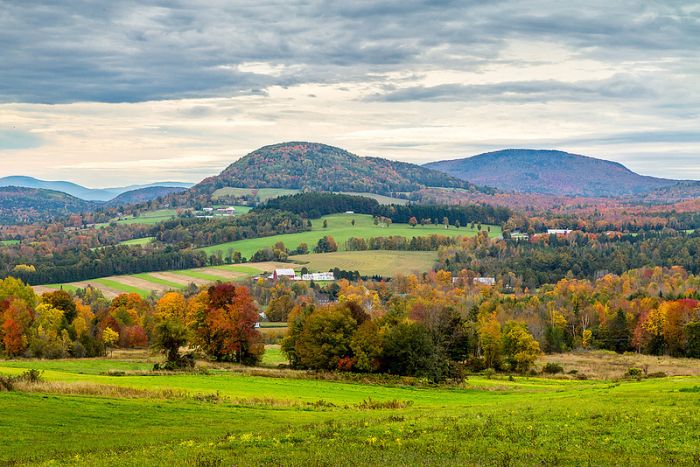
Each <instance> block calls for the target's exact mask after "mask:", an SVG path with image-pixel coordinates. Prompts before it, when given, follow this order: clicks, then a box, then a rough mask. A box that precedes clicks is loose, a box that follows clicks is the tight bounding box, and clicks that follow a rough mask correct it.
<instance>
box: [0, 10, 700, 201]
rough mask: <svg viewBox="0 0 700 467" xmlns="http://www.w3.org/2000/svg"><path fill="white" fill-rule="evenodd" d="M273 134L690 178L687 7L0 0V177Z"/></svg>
mask: <svg viewBox="0 0 700 467" xmlns="http://www.w3.org/2000/svg"><path fill="white" fill-rule="evenodd" d="M576 3H578V4H580V6H579V7H576V6H572V5H574V4H576ZM342 4H344V5H342ZM341 5H342V6H341ZM292 140H295V141H296V140H303V141H316V142H322V143H326V144H331V145H336V146H340V147H342V148H344V149H347V150H349V151H351V152H353V153H356V154H358V155H377V156H383V157H388V158H391V159H399V160H404V161H408V162H416V163H422V162H428V161H431V160H439V159H452V158H457V157H465V156H469V155H474V154H477V153H480V152H485V151H489V150H494V149H501V148H513V147H518V148H520V147H523V148H547V149H562V150H567V151H571V152H576V153H580V154H586V155H591V156H594V157H600V158H604V159H610V160H615V161H619V162H622V163H624V164H625V165H627V166H628V167H629V168H631V169H633V170H635V171H638V172H640V173H643V174H648V175H657V176H666V177H672V178H694V179H700V2H698V1H697V0H692V1H675V0H664V1H658V2H654V1H648V0H639V1H619V2H615V1H613V0H606V1H596V0H588V1H585V2H562V1H520V0H519V1H493V0H491V1H488V2H483V1H476V0H474V1H467V0H463V1H454V2H452V1H416V0H396V1H358V0H353V1H352V2H349V1H348V2H330V1H328V2H325V1H313V0H309V1H294V0H281V1H264V0H259V1H250V2H242V1H231V0H214V1H199V0H186V1H130V0H120V1H118V2H115V1H103V2H98V1H87V0H85V1H71V0H62V1H60V2H59V1H51V2H49V1H47V2H39V1H31V2H30V1H26V0H17V1H8V0H0V160H1V161H2V163H0V176H4V175H18V174H22V175H33V176H37V177H40V178H45V179H68V180H72V181H76V182H79V183H82V184H85V185H88V186H94V187H98V186H109V185H123V184H130V183H137V182H147V181H156V180H158V181H164V180H178V181H198V180H200V179H201V178H203V177H205V176H208V175H213V174H216V173H218V172H219V171H221V170H222V169H223V168H225V167H226V166H227V165H228V164H229V163H231V162H233V161H235V160H236V159H237V158H239V157H241V156H243V155H245V154H246V153H248V152H250V151H252V150H254V149H256V148H258V147H260V146H263V145H266V144H272V143H277V142H282V141H292Z"/></svg>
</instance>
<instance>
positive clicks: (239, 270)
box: [34, 262, 289, 299]
mask: <svg viewBox="0 0 700 467" xmlns="http://www.w3.org/2000/svg"><path fill="white" fill-rule="evenodd" d="M281 267H282V268H283V267H289V264H288V263H274V262H269V263H249V264H229V265H224V266H212V267H207V268H197V269H184V270H178V271H162V272H148V273H141V274H132V275H124V276H109V277H103V278H99V279H89V280H85V281H79V282H71V283H67V284H47V285H38V286H34V290H35V291H36V292H37V293H43V292H47V291H51V290H56V289H61V288H62V289H64V290H67V291H73V292H74V291H75V290H77V289H78V288H85V287H87V286H88V285H91V286H93V287H95V288H97V289H100V290H101V291H102V293H103V294H104V296H105V297H107V298H110V299H111V298H114V297H116V296H117V295H119V294H122V293H136V294H139V295H141V296H142V297H148V296H149V295H151V294H152V293H157V294H162V293H164V292H167V291H169V290H181V289H184V288H185V287H187V286H188V285H189V284H195V285H198V286H202V285H207V284H211V283H214V282H218V281H221V282H231V281H243V280H245V279H247V278H249V277H252V276H255V275H258V274H262V273H264V272H272V271H273V270H274V269H275V268H281Z"/></svg>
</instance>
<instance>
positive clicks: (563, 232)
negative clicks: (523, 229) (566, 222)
mask: <svg viewBox="0 0 700 467" xmlns="http://www.w3.org/2000/svg"><path fill="white" fill-rule="evenodd" d="M571 232H573V230H571V229H547V235H569V234H570V233H571Z"/></svg>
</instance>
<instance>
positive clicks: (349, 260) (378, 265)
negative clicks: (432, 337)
mask: <svg viewBox="0 0 700 467" xmlns="http://www.w3.org/2000/svg"><path fill="white" fill-rule="evenodd" d="M289 259H290V260H291V261H294V262H296V263H299V264H301V265H303V266H306V267H307V268H308V269H309V270H311V271H328V270H330V269H333V268H335V267H337V268H340V269H342V270H344V271H358V272H359V273H360V274H361V275H363V276H375V275H376V276H382V277H392V276H394V275H395V274H396V273H402V274H409V273H412V272H416V273H422V272H425V271H430V270H431V269H432V268H433V265H434V264H435V261H436V260H437V253H436V252H434V251H386V250H368V251H338V252H335V253H311V254H308V255H297V256H290V257H289Z"/></svg>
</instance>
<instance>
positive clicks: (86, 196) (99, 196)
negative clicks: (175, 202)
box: [0, 176, 192, 201]
mask: <svg viewBox="0 0 700 467" xmlns="http://www.w3.org/2000/svg"><path fill="white" fill-rule="evenodd" d="M6 186H17V187H23V188H38V189H43V190H53V191H61V192H63V193H67V194H69V195H71V196H75V197H76V198H80V199H83V200H87V201H109V200H111V199H113V198H114V197H116V196H119V195H121V194H122V193H126V192H128V191H134V190H139V189H142V188H149V187H178V188H189V187H191V186H192V184H191V183H183V182H156V183H149V184H146V185H130V186H123V187H114V188H87V187H84V186H82V185H78V184H77V183H72V182H66V181H47V180H39V179H38V178H34V177H25V176H10V177H3V178H0V187H6Z"/></svg>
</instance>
